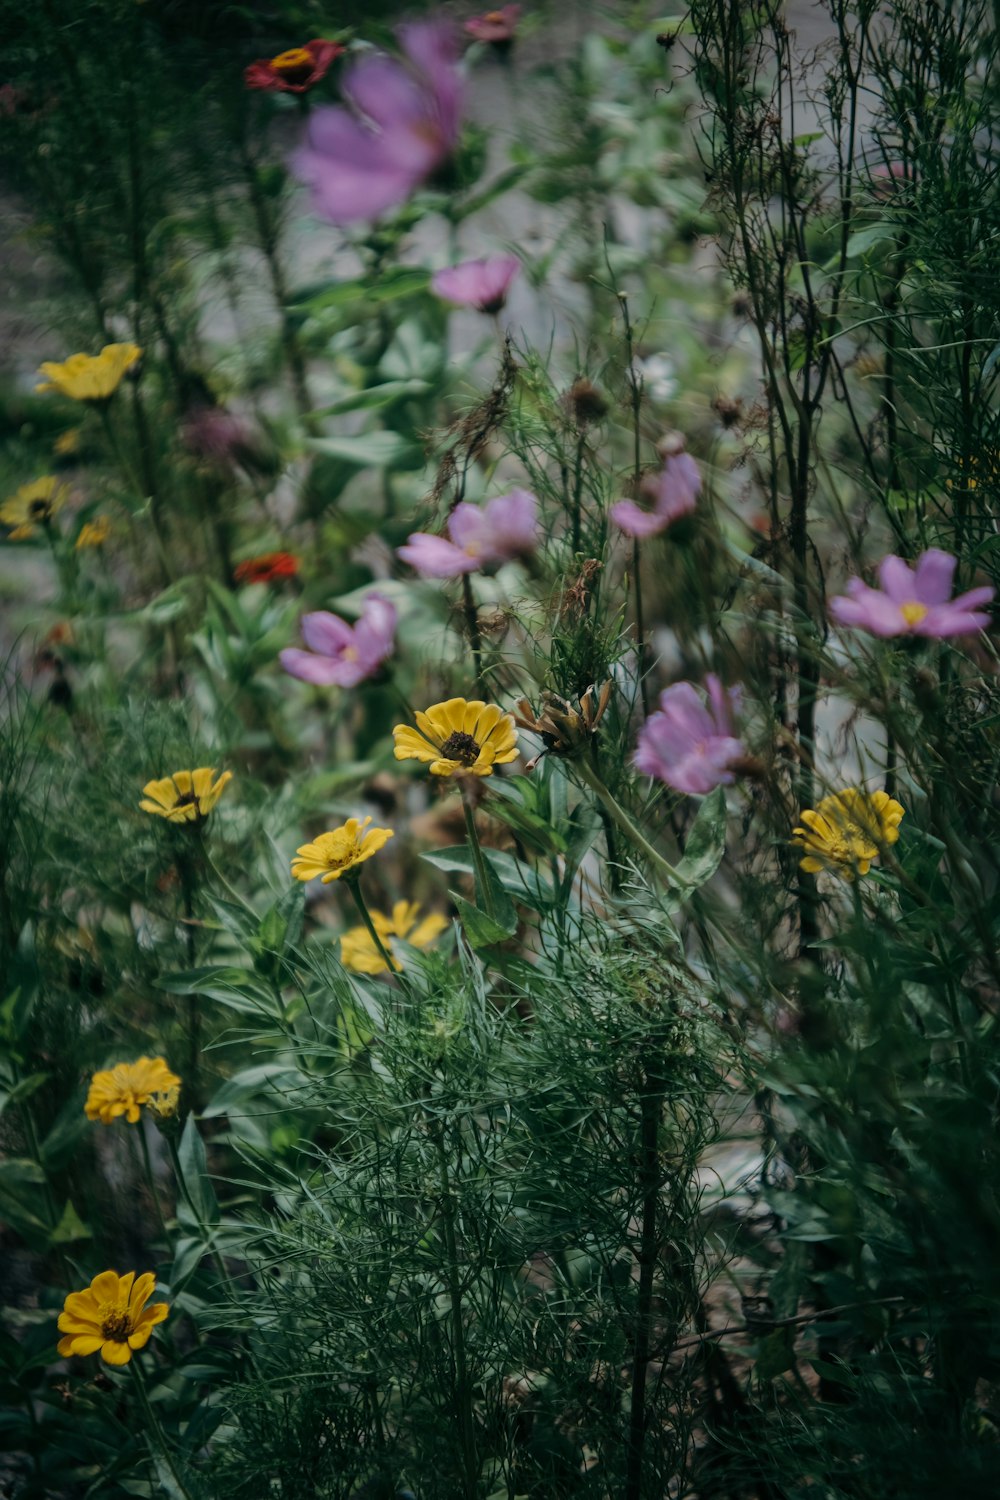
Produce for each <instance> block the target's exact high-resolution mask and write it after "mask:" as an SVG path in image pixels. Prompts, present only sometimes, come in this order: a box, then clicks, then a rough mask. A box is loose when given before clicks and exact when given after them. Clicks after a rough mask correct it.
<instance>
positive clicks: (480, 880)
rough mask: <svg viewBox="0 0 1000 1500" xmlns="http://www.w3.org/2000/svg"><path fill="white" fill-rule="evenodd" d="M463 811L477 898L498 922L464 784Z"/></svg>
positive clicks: (470, 804)
mask: <svg viewBox="0 0 1000 1500" xmlns="http://www.w3.org/2000/svg"><path fill="white" fill-rule="evenodd" d="M461 791H462V811H463V812H464V813H465V828H466V832H467V833H468V835H469V848H470V849H471V850H472V863H473V864H474V866H475V868H476V896H477V899H478V900H479V901H480V902H481V903H482V909H483V911H484V912H485V913H486V915H487V916H488V917H492V918H493V919H494V921H495V920H496V907H495V905H494V902H493V885H492V882H491V881H490V877H489V871H488V870H487V868H486V856H485V854H484V853H483V846H482V844H481V843H480V842H479V830H478V829H477V828H476V814H475V811H474V809H473V806H472V803H471V802H470V800H469V794H468V792H467V791H466V788H465V784H464V782H463V783H462V784H461Z"/></svg>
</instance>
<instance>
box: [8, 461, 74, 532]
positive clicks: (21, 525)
mask: <svg viewBox="0 0 1000 1500" xmlns="http://www.w3.org/2000/svg"><path fill="white" fill-rule="evenodd" d="M68 494H69V485H68V484H63V483H62V482H61V481H60V480H58V479H55V478H54V477H53V476H52V475H51V474H47V475H46V476H45V478H44V479H36V480H35V481H34V482H33V483H32V484H22V486H21V488H20V489H19V490H17V491H16V493H15V494H13V495H11V497H10V499H9V500H5V501H4V503H3V505H0V521H3V523H4V525H5V526H13V528H14V530H13V531H12V532H11V534H10V539H11V541H13V542H23V541H24V540H25V538H26V537H29V536H34V534H35V530H36V528H37V527H38V526H47V525H48V524H49V522H50V521H51V520H52V517H53V516H54V515H55V514H56V512H57V511H60V510H62V508H63V506H64V505H65V503H66V496H67V495H68Z"/></svg>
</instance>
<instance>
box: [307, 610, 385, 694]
mask: <svg viewBox="0 0 1000 1500" xmlns="http://www.w3.org/2000/svg"><path fill="white" fill-rule="evenodd" d="M395 634H396V609H395V606H394V605H393V604H391V603H390V602H389V600H388V599H383V597H382V595H381V594H369V595H368V597H367V598H366V599H365V603H364V608H363V609H362V611H361V618H360V619H359V621H358V623H357V624H356V625H354V626H351V625H348V623H347V621H346V620H342V619H340V617H339V616H338V615H331V614H328V613H327V611H326V610H323V609H321V610H316V611H315V612H314V613H313V614H309V615H303V616H302V639H303V640H304V641H305V643H306V645H307V646H308V647H309V650H308V651H299V650H298V649H296V648H295V647H289V648H288V649H287V650H285V651H282V652H281V653H280V660H281V665H282V666H283V667H284V669H285V671H286V672H290V673H291V675H292V676H293V677H299V678H301V680H302V681H303V682H312V683H315V684H316V686H317V687H331V686H333V685H336V686H337V687H344V688H349V687H357V685H358V683H359V682H364V680H365V678H366V677H373V676H374V675H375V673H376V672H377V671H378V669H379V667H380V666H381V664H382V662H383V661H385V659H386V657H387V656H388V655H389V654H390V653H391V651H392V647H393V639H394V637H395Z"/></svg>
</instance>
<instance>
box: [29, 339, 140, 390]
mask: <svg viewBox="0 0 1000 1500" xmlns="http://www.w3.org/2000/svg"><path fill="white" fill-rule="evenodd" d="M141 358H142V350H141V349H140V348H139V346H138V344H105V346H104V348H103V349H102V350H101V352H100V354H71V355H70V357H69V359H66V360H63V362H62V364H55V363H53V362H52V361H49V362H48V363H46V364H44V365H42V366H41V368H40V370H39V374H41V375H44V376H45V377H46V378H45V379H44V380H43V381H42V382H41V384H39V385H36V386H35V390H36V391H58V392H59V393H60V395H63V396H69V397H70V399H71V400H73V401H107V400H108V398H109V397H111V396H113V395H114V393H115V391H116V390H117V389H118V387H119V386H120V385H121V383H122V380H123V378H124V377H125V376H126V375H127V374H128V372H129V371H130V370H131V369H132V368H133V366H135V365H137V364H138V363H139V360H140V359H141Z"/></svg>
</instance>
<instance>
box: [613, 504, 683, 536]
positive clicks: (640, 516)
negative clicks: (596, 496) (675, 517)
mask: <svg viewBox="0 0 1000 1500" xmlns="http://www.w3.org/2000/svg"><path fill="white" fill-rule="evenodd" d="M609 514H610V516H611V519H612V521H614V523H615V525H616V526H618V527H620V528H621V530H622V531H624V533H625V535H626V536H634V537H647V536H656V535H657V533H658V532H661V531H666V529H667V527H668V525H669V524H670V518H669V516H661V515H659V514H658V512H657V511H655V510H641V509H640V508H639V506H638V505H636V503H635V501H634V500H618V501H616V503H615V504H614V505H612V507H611V510H610V512H609Z"/></svg>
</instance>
